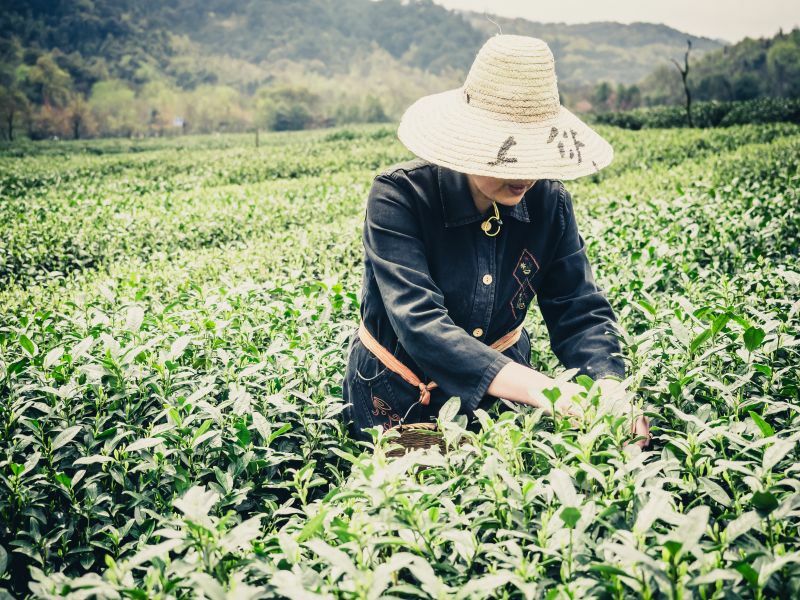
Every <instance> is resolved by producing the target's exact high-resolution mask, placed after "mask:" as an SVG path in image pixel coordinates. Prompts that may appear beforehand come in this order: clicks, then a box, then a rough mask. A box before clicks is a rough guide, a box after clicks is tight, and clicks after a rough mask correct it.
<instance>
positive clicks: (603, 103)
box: [591, 81, 612, 110]
mask: <svg viewBox="0 0 800 600" xmlns="http://www.w3.org/2000/svg"><path fill="white" fill-rule="evenodd" d="M611 93H612V89H611V84H609V83H608V82H607V81H603V82H600V83H598V84H597V85H596V86H595V88H594V91H593V92H592V98H591V102H592V105H593V106H595V107H597V108H599V109H602V110H608V109H609V105H608V103H609V100H611Z"/></svg>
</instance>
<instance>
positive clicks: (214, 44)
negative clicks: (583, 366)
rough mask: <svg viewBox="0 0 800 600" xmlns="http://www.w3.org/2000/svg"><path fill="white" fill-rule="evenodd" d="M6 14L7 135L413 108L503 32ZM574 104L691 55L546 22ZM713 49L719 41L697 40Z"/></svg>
mask: <svg viewBox="0 0 800 600" xmlns="http://www.w3.org/2000/svg"><path fill="white" fill-rule="evenodd" d="M5 4H6V9H5V10H4V11H2V12H0V32H2V33H0V112H2V115H0V116H2V119H3V122H4V124H5V125H6V126H5V127H4V128H3V131H4V134H5V137H10V136H13V135H14V134H15V133H16V134H27V135H29V136H31V137H34V138H38V137H48V136H52V135H57V136H59V137H85V136H92V135H135V134H140V133H153V132H156V133H165V132H169V131H172V130H180V131H184V132H190V131H194V132H203V131H221V130H222V131H237V130H238V131H241V130H245V129H249V128H251V127H253V126H259V127H263V128H268V129H287V128H303V127H311V126H318V125H327V124H333V123H346V122H354V121H380V120H385V119H389V118H397V117H398V116H399V114H400V113H401V112H402V110H403V109H404V108H405V107H406V106H407V105H408V104H409V103H410V102H411V101H412V100H413V99H415V98H416V97H418V96H420V95H422V94H425V93H430V92H434V91H439V90H442V89H446V88H448V87H453V86H456V85H458V84H459V83H460V82H461V81H462V79H463V77H464V73H465V71H466V69H467V68H468V67H469V64H470V63H471V61H472V58H473V56H474V54H475V52H476V51H477V49H478V48H479V47H480V46H481V44H482V43H483V42H484V41H485V39H486V38H487V37H488V36H489V35H492V34H493V33H494V32H495V31H496V29H495V26H494V25H493V24H492V23H490V22H489V21H488V20H487V19H486V18H485V17H484V16H483V15H478V14H476V13H461V12H456V11H450V10H447V9H445V8H442V7H440V6H438V5H436V4H433V3H432V2H431V1H430V0H422V1H418V2H401V1H400V0H382V1H378V2H373V1H370V0H336V1H334V0H301V1H297V2H283V1H279V0H266V1H262V0H241V1H238V2H236V1H232V0H171V1H168V2H165V1H156V0H138V1H135V0H81V1H80V2H72V1H67V0H56V1H45V0H31V1H23V0H10V1H7V2H6V3H5ZM498 21H499V22H500V23H501V24H502V26H503V30H504V32H506V33H513V32H518V33H525V34H528V35H535V36H538V37H541V38H543V39H545V40H546V41H547V42H548V43H549V44H550V45H551V48H552V49H553V52H554V55H555V56H556V68H557V72H558V75H559V85H560V89H561V92H562V101H563V102H564V103H565V104H567V105H568V106H571V107H573V108H576V107H577V108H578V109H580V108H581V100H584V99H586V98H587V96H588V92H587V89H588V87H587V86H591V85H592V84H594V83H595V82H597V81H600V80H606V81H610V82H612V83H615V84H629V83H631V82H633V81H636V80H638V79H639V78H641V77H643V76H644V75H645V74H647V73H648V72H650V71H651V70H652V68H653V67H654V66H656V65H657V64H658V63H659V61H662V62H663V61H666V60H667V58H668V57H669V56H673V57H677V56H680V54H681V52H682V49H683V46H684V44H685V39H686V36H685V34H682V33H681V32H679V31H676V30H674V29H670V28H668V27H665V26H661V25H652V24H645V23H636V24H633V25H620V24H617V23H594V24H588V25H563V24H537V23H531V22H529V21H524V20H521V19H516V20H508V19H500V18H498ZM692 40H693V43H694V44H695V47H696V48H697V52H698V53H702V52H705V51H709V50H712V49H715V48H718V47H719V43H718V42H716V41H713V40H707V39H702V38H692Z"/></svg>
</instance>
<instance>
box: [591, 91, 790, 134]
mask: <svg viewBox="0 0 800 600" xmlns="http://www.w3.org/2000/svg"><path fill="white" fill-rule="evenodd" d="M593 119H594V120H595V121H596V122H597V123H603V124H606V125H614V126H616V127H623V128H625V129H643V128H665V127H686V126H687V120H686V108H685V106H658V107H651V108H637V109H633V110H629V111H621V112H608V113H600V114H597V115H594V117H593ZM781 121H785V122H789V123H800V98H759V99H758V100H747V101H741V102H693V103H692V123H693V124H694V126H695V127H729V126H731V125H744V124H746V123H777V122H781Z"/></svg>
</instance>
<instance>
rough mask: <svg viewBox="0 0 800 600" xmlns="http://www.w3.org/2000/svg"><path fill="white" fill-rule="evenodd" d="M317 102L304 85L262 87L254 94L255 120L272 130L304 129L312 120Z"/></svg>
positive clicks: (317, 98)
mask: <svg viewBox="0 0 800 600" xmlns="http://www.w3.org/2000/svg"><path fill="white" fill-rule="evenodd" d="M318 102H319V97H318V96H317V95H316V94H313V93H312V92H310V91H309V90H308V89H307V88H305V87H291V86H282V87H274V88H273V87H263V88H261V89H259V90H258V92H257V94H256V120H257V122H258V124H259V125H263V126H264V127H267V128H268V129H272V130H273V131H286V130H294V129H305V128H306V127H309V126H310V125H311V124H312V123H313V121H314V114H315V111H316V107H317V104H318Z"/></svg>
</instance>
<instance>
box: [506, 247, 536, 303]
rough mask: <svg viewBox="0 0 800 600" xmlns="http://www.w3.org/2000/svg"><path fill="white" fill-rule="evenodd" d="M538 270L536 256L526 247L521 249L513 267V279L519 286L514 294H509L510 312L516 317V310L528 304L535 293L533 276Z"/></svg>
mask: <svg viewBox="0 0 800 600" xmlns="http://www.w3.org/2000/svg"><path fill="white" fill-rule="evenodd" d="M538 271H539V263H538V262H537V261H536V258H535V257H534V256H533V254H531V253H530V252H529V251H528V249H527V248H525V249H524V250H523V251H522V254H521V255H520V257H519V260H518V261H517V266H516V267H514V273H513V275H514V279H516V280H517V283H518V284H519V287H518V288H517V291H516V292H514V295H513V296H511V301H510V304H511V314H512V315H514V318H517V312H518V311H523V310H525V308H526V307H527V306H528V304H530V302H531V300H533V297H534V296H535V295H536V290H534V289H533V283H532V281H533V277H534V276H535V275H536V273H537V272H538Z"/></svg>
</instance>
